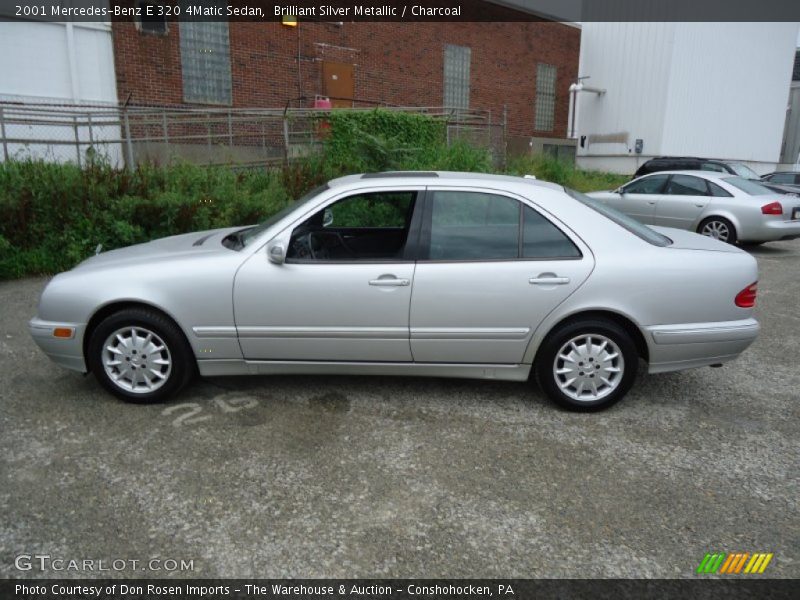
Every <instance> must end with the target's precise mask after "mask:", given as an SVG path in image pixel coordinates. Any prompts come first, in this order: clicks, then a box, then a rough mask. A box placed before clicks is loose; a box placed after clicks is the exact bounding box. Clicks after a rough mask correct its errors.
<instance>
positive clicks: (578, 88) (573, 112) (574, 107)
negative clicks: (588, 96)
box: [567, 81, 606, 139]
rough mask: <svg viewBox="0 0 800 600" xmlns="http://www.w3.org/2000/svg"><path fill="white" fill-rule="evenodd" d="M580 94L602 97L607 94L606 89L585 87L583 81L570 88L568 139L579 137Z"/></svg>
mask: <svg viewBox="0 0 800 600" xmlns="http://www.w3.org/2000/svg"><path fill="white" fill-rule="evenodd" d="M580 92H590V93H592V94H597V95H598V96H602V95H603V94H605V93H606V89H605V88H597V87H592V86H589V85H584V83H583V82H582V81H581V82H578V83H573V84H572V85H570V86H569V134H568V135H567V137H568V138H570V139H575V138H576V137H578V136H577V133H576V131H577V129H578V94H579V93H580Z"/></svg>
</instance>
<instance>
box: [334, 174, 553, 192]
mask: <svg viewBox="0 0 800 600" xmlns="http://www.w3.org/2000/svg"><path fill="white" fill-rule="evenodd" d="M378 182H380V183H385V182H395V183H397V184H398V185H474V184H477V183H486V184H495V185H497V184H514V185H519V184H528V185H533V186H539V187H544V188H548V189H554V190H559V191H563V189H564V188H563V186H561V185H558V184H556V183H551V182H549V181H542V180H540V179H535V178H533V177H530V176H526V177H518V176H514V175H495V174H492V173H467V172H463V173H462V172H458V171H385V172H383V173H358V174H356V175H345V176H344V177H338V178H336V179H332V180H331V181H329V182H328V185H329V186H330V187H340V186H345V185H355V184H358V183H363V185H364V186H365V187H366V186H368V185H372V184H374V183H378Z"/></svg>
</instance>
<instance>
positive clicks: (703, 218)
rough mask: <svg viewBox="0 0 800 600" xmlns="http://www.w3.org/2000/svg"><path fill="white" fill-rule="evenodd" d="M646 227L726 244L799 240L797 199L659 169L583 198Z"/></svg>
mask: <svg viewBox="0 0 800 600" xmlns="http://www.w3.org/2000/svg"><path fill="white" fill-rule="evenodd" d="M588 195H589V196H591V197H592V198H596V199H598V200H600V201H601V202H603V203H605V204H608V205H609V206H612V207H613V208H616V209H617V210H619V211H622V212H624V213H625V214H627V215H629V216H631V217H633V218H635V219H637V220H638V221H641V222H642V223H645V224H647V225H662V226H664V227H677V228H680V229H688V230H689V231H696V232H698V233H701V234H703V235H707V236H710V237H713V238H716V239H718V240H722V241H723V242H728V243H729V244H735V243H736V242H737V241H738V242H745V243H754V244H758V243H761V242H774V241H778V240H791V239H795V238H798V237H800V197H798V196H794V195H786V194H778V193H776V192H773V191H772V190H770V189H769V188H767V187H765V186H764V185H762V184H760V183H759V182H757V181H752V180H750V179H744V178H742V177H738V176H736V175H731V174H729V173H716V172H712V171H660V172H658V173H652V174H650V175H645V176H643V177H639V178H638V179H634V180H633V181H631V182H629V183H626V184H625V185H623V186H622V187H620V188H617V189H616V190H613V191H607V192H592V193H590V194H588Z"/></svg>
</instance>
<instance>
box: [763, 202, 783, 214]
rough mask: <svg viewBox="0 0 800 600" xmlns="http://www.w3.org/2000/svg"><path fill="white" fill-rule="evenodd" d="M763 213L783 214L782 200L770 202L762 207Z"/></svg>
mask: <svg viewBox="0 0 800 600" xmlns="http://www.w3.org/2000/svg"><path fill="white" fill-rule="evenodd" d="M761 213H762V214H765V215H782V214H783V206H781V203H780V202H770V203H769V204H765V205H764V206H762V207H761Z"/></svg>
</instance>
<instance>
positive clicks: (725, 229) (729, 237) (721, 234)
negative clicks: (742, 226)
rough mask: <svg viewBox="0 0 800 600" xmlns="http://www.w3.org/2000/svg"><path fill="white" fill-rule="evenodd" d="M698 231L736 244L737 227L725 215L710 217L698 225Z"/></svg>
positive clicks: (721, 240)
mask: <svg viewBox="0 0 800 600" xmlns="http://www.w3.org/2000/svg"><path fill="white" fill-rule="evenodd" d="M697 233H699V234H700V235H706V236H708V237H713V238H714V239H717V240H719V241H720V242H725V243H727V244H735V243H736V240H737V237H738V236H737V235H736V227H734V226H733V223H731V222H730V221H729V220H728V219H726V218H725V217H708V218H707V219H703V221H702V222H701V223H700V225H698V226H697Z"/></svg>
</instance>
